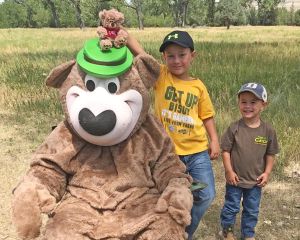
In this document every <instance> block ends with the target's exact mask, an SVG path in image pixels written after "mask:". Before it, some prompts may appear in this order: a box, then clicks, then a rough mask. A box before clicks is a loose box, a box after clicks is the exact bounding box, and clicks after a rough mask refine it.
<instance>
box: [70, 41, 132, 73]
mask: <svg viewBox="0 0 300 240" xmlns="http://www.w3.org/2000/svg"><path fill="white" fill-rule="evenodd" d="M76 61H77V63H78V65H79V66H80V67H81V69H82V70H83V71H84V72H85V73H88V74H90V75H93V76H95V77H100V78H111V77H116V76H119V75H121V74H123V73H124V72H126V71H127V70H128V69H129V68H130V66H131V65H132V61H133V55H132V53H131V52H130V50H129V49H128V48H127V47H121V48H115V47H112V48H111V49H109V50H105V51H102V50H101V49H100V46H99V38H93V39H90V40H87V41H86V42H85V44H84V48H83V49H81V50H80V51H79V53H78V54H77V58H76Z"/></svg>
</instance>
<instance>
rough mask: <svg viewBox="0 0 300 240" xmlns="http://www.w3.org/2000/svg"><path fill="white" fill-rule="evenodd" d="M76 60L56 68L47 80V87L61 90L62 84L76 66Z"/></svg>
mask: <svg viewBox="0 0 300 240" xmlns="http://www.w3.org/2000/svg"><path fill="white" fill-rule="evenodd" d="M75 62H76V61H75V60H71V61H69V62H66V63H63V64H61V65H59V66H57V67H55V68H53V69H52V71H51V72H50V73H49V75H48V77H47V78H46V85H47V86H49V87H54V88H60V86H61V85H62V83H63V82H64V81H65V80H66V79H67V77H68V75H69V74H70V72H71V69H72V67H73V66H74V64H75Z"/></svg>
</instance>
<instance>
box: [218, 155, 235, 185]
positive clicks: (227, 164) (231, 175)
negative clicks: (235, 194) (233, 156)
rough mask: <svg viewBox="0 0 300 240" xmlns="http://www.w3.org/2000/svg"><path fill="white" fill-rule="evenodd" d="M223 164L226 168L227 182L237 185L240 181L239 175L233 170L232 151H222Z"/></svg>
mask: <svg viewBox="0 0 300 240" xmlns="http://www.w3.org/2000/svg"><path fill="white" fill-rule="evenodd" d="M222 159H223V165H224V169H225V178H226V182H227V183H228V184H230V185H234V186H237V183H238V181H239V177H238V175H237V174H236V173H235V172H234V171H233V169H232V166H231V160H230V153H229V152H226V151H223V152H222Z"/></svg>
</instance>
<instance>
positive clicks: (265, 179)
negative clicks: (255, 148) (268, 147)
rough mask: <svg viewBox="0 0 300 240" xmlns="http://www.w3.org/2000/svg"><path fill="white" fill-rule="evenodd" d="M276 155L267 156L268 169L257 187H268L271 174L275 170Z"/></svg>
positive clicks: (259, 179)
mask: <svg viewBox="0 0 300 240" xmlns="http://www.w3.org/2000/svg"><path fill="white" fill-rule="evenodd" d="M274 161H275V155H266V168H265V171H264V173H263V174H261V175H260V176H259V177H258V178H257V186H259V187H264V186H266V185H267V183H268V180H269V177H270V173H271V171H272V169H273V166H274Z"/></svg>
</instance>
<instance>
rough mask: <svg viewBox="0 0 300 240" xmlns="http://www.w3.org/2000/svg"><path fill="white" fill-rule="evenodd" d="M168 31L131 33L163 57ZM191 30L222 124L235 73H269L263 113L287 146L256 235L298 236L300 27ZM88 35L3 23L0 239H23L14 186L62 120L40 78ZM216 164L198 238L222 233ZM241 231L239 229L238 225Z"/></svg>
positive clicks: (228, 115) (230, 115)
mask: <svg viewBox="0 0 300 240" xmlns="http://www.w3.org/2000/svg"><path fill="white" fill-rule="evenodd" d="M171 30H173V29H170V28H163V29H154V28H153V29H146V30H145V31H139V30H137V29H130V32H131V33H132V34H133V35H135V36H136V37H137V38H138V39H139V40H140V41H141V42H142V44H143V45H144V47H145V48H146V49H147V50H148V51H150V52H151V53H152V54H154V55H155V56H156V57H158V56H159V54H158V51H157V48H158V45H159V44H160V42H161V39H162V36H164V35H165V34H167V33H168V32H170V31H171ZM189 32H190V33H191V35H192V36H193V37H194V39H195V42H196V44H197V46H196V47H197V48H198V50H200V51H199V52H200V53H199V54H200V55H201V57H200V58H199V59H200V60H199V62H198V63H197V65H196V68H197V69H196V70H195V73H196V75H197V76H198V73H199V74H202V75H203V77H204V79H208V80H209V81H207V82H206V83H207V85H208V86H209V88H210V90H211V93H212V96H213V101H214V103H215V106H216V109H217V112H218V114H217V119H216V120H217V123H218V128H219V129H220V130H223V129H224V128H225V127H226V126H227V125H228V123H229V122H231V121H232V119H234V118H235V117H236V109H235V108H234V106H235V96H234V94H235V92H236V90H235V89H236V87H237V86H239V85H240V82H241V80H240V79H238V77H236V75H237V74H239V75H240V76H241V77H244V76H245V75H249V76H252V75H254V76H256V77H259V78H261V79H264V80H265V79H266V83H267V84H268V86H269V88H270V89H271V94H270V96H271V100H272V102H271V106H270V108H269V109H268V111H267V115H266V116H267V117H269V119H272V122H273V123H275V124H276V127H277V130H278V133H279V137H280V143H281V146H282V152H281V155H280V156H279V158H278V159H279V160H278V163H277V165H281V166H282V167H284V169H285V171H284V173H285V175H280V174H274V175H273V179H272V181H271V182H270V184H269V185H268V186H267V187H266V188H265V189H264V194H263V199H262V204H261V213H260V219H259V223H258V226H257V236H258V238H257V239H263V240H265V239H268V240H277V239H278V240H279V239H280V240H289V239H300V232H299V231H300V230H299V229H300V220H299V216H300V208H299V207H300V184H299V182H300V180H299V179H300V178H299V176H298V175H297V174H296V175H295V174H294V175H293V172H300V169H299V149H300V145H299V144H300V138H299V137H300V130H299V129H300V128H299V118H298V117H297V116H299V110H297V107H296V106H297V103H298V99H299V97H298V96H299V94H298V96H297V95H296V94H295V93H296V91H297V89H298V92H299V85H300V83H299V74H300V70H299V64H298V63H300V61H299V54H300V49H299V46H300V29H299V28H296V27H243V28H241V27H232V29H230V31H228V30H226V29H225V28H197V29H189ZM91 37H95V29H86V30H85V31H81V30H79V29H63V30H57V29H41V30H37V29H14V30H5V29H0V50H1V52H0V79H1V80H2V81H1V83H0V118H1V121H0V146H1V153H0V166H1V168H0V180H1V188H0V194H1V195H0V240H2V239H5V240H16V239H18V238H17V237H16V234H15V231H14V228H13V226H12V223H11V221H10V199H11V191H12V189H13V188H14V186H15V185H16V184H17V182H18V181H19V179H20V177H22V175H24V173H25V171H26V169H28V166H29V162H30V156H31V154H32V152H33V151H34V150H35V149H36V147H37V146H38V145H39V144H40V143H41V142H42V141H43V139H44V138H45V137H46V136H47V135H48V134H49V132H50V130H51V126H52V125H55V124H56V123H57V122H59V121H60V119H62V115H61V112H60V111H59V110H58V109H59V107H58V104H57V102H56V103H55V101H54V100H55V99H56V98H57V96H56V93H55V91H54V90H49V89H47V88H45V86H44V83H43V79H44V78H45V75H47V74H48V72H49V70H50V69H51V68H53V67H54V66H56V65H57V64H59V63H61V62H63V61H67V60H70V59H71V58H72V57H74V56H75V54H76V52H77V51H78V49H80V48H81V47H82V43H83V42H84V41H85V40H86V39H88V38H91ZM229 45H230V46H231V47H233V48H232V49H231V48H229V47H228V46H229ZM203 46H205V47H206V48H204V47H203ZM248 54H249V56H247V55H248ZM243 61H244V62H243ZM32 86H34V87H32ZM19 102H21V104H18V103H19ZM282 104H284V105H282ZM286 111H290V112H289V113H291V114H287V113H286ZM280 119H281V120H280ZM213 165H214V170H215V176H216V191H217V196H216V199H215V201H214V203H213V205H212V207H211V208H210V209H209V211H208V213H207V214H206V216H205V218H204V220H203V221H202V222H201V226H200V228H199V230H198V232H197V235H196V237H195V239H199V240H200V239H203V240H212V239H217V238H216V233H217V232H218V231H219V214H220V209H221V207H222V203H223V198H224V179H223V168H222V164H221V160H218V161H215V162H214V164H213ZM236 230H237V232H238V231H239V224H237V228H236Z"/></svg>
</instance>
